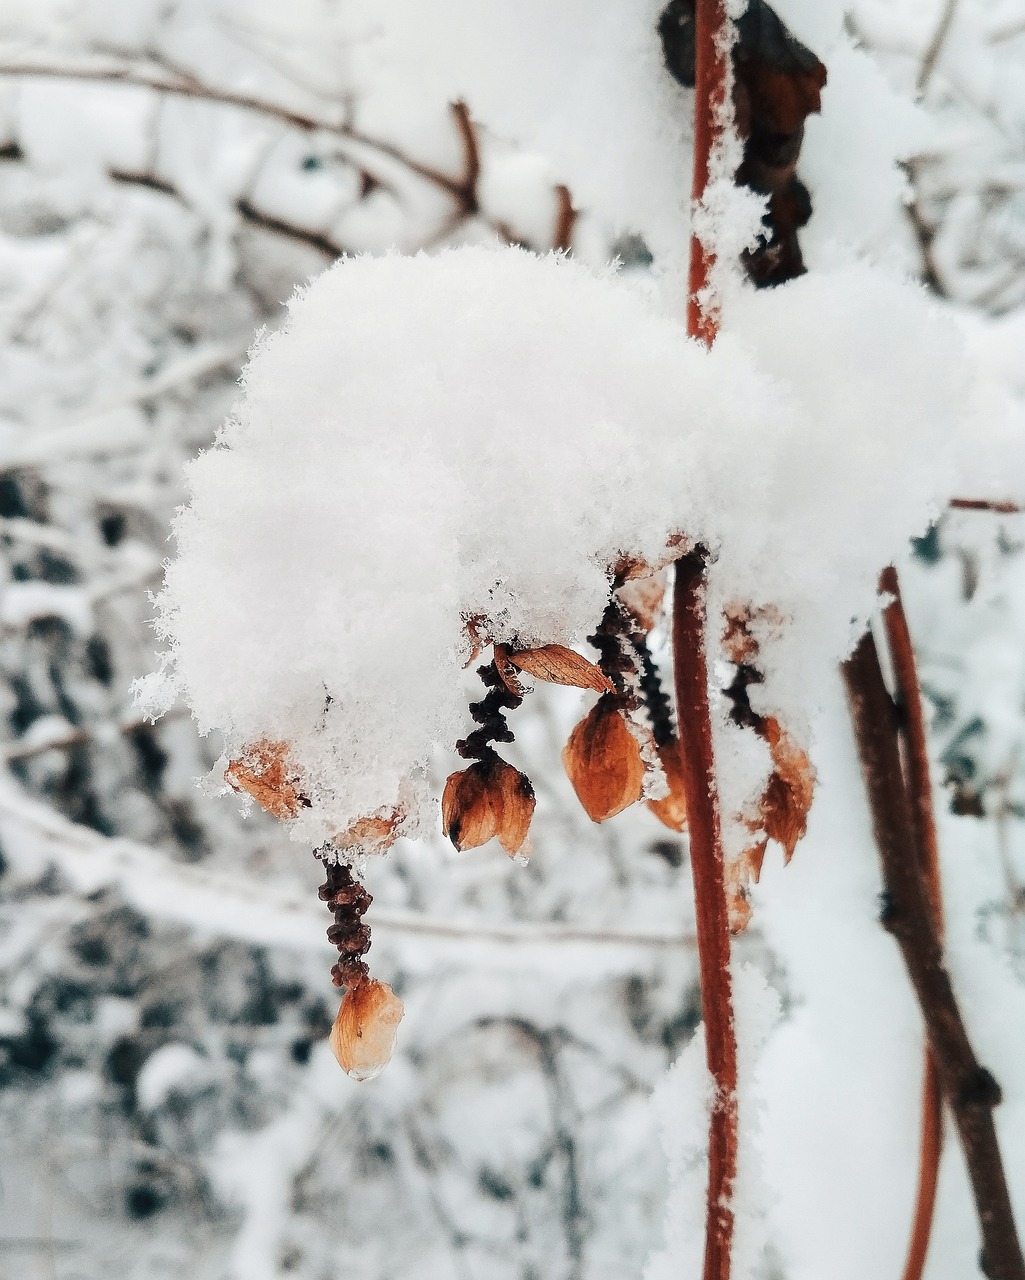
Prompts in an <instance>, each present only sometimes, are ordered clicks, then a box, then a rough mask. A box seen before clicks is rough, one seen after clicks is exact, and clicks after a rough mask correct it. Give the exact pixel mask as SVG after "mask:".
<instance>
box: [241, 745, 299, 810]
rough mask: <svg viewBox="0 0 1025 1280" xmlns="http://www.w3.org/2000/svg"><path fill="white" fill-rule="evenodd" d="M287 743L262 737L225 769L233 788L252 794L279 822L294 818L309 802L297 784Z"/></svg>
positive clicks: (297, 772)
mask: <svg viewBox="0 0 1025 1280" xmlns="http://www.w3.org/2000/svg"><path fill="white" fill-rule="evenodd" d="M289 750H290V748H289V745H288V743H287V742H275V741H272V740H271V739H269V738H262V739H261V740H260V741H259V742H256V743H254V744H253V745H252V746H249V747H246V748H245V749H244V750H243V752H242V754H241V755H240V756H238V758H237V759H235V760H232V761H231V763H230V764H229V765H228V767H227V769H226V770H225V771H224V776H225V779H226V780H227V782H228V783H229V785H230V786H231V787H233V788H234V790H236V791H239V792H242V791H244V792H246V793H247V794H248V795H250V796H252V797H253V799H254V800H255V801H256V803H257V804H258V805H259V806H260V808H261V809H266V811H267V812H268V813H269V814H272V815H273V816H274V817H275V818H280V819H281V821H283V822H284V821H286V820H287V819H289V818H294V817H295V816H296V814H297V813H298V812H299V810H300V809H301V808H304V807H305V806H306V805H307V804H308V803H309V801H308V800H307V799H306V797H305V796H304V795H303V794H302V791H301V789H300V786H299V771H298V769H297V767H296V766H295V764H294V763H293V762H292V761H291V760H290V758H289Z"/></svg>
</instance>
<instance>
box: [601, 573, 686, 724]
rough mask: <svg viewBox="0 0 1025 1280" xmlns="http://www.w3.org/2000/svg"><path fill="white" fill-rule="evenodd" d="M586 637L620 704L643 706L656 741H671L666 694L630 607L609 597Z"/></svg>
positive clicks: (669, 710) (669, 713)
mask: <svg viewBox="0 0 1025 1280" xmlns="http://www.w3.org/2000/svg"><path fill="white" fill-rule="evenodd" d="M587 640H588V643H589V644H592V645H594V647H595V648H596V649H597V650H598V666H599V668H600V669H601V672H602V674H603V675H606V676H608V678H609V679H610V680H611V681H612V684H613V686H614V687H615V690H616V695H617V697H618V699H619V703H620V705H621V706H622V707H624V708H625V709H626V710H628V711H634V710H636V709H637V708H638V707H640V706H643V707H644V709H645V711H646V712H647V714H648V721H649V724H650V726H651V735H652V737H653V738H654V739H655V742H656V744H657V745H658V746H664V745H665V744H666V743H667V742H670V741H672V739H673V737H674V732H673V713H672V708H671V705H670V702H669V698H668V697H667V696H666V692H665V690H664V689H663V688H662V681H661V678H660V677H659V674H658V669H657V668H656V666H655V664H654V662H653V661H652V658H651V653H650V652H649V650H648V640H647V636H646V635H645V633H644V629H643V627H641V625H640V624H639V623H638V622H637V620H636V619H635V618H634V617H633V615H632V614H631V613H630V611H629V610H628V609H624V608H623V606H622V605H621V604H620V603H619V602H618V601H617V600H616V599H615V598H613V599H612V600H610V601H609V603H608V604H607V605H606V607H605V613H604V614H603V615H602V620H601V622H600V623H599V624H598V630H597V631H596V632H595V633H594V635H593V636H588V637H587Z"/></svg>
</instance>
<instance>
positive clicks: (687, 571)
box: [673, 549, 737, 1280]
mask: <svg viewBox="0 0 1025 1280" xmlns="http://www.w3.org/2000/svg"><path fill="white" fill-rule="evenodd" d="M705 574H706V557H705V553H704V551H703V549H698V550H696V551H692V552H689V553H688V554H687V555H685V556H682V557H681V558H680V559H679V560H677V562H676V582H675V585H674V594H673V668H674V678H675V683H676V708H677V719H678V722H679V733H680V756H681V766H682V769H683V776H684V789H685V793H686V797H687V823H688V827H689V830H690V858H691V869H692V874H693V876H694V902H695V909H696V915H697V935H698V963H699V967H700V971H701V1011H702V1016H703V1018H704V1023H705V1053H706V1059H707V1062H708V1070H709V1072H710V1073H711V1075H712V1079H713V1080H714V1081H715V1096H714V1098H713V1101H712V1113H711V1119H710V1125H709V1136H708V1197H707V1209H706V1213H707V1216H706V1221H705V1262H704V1280H728V1277H729V1274H730V1248H731V1244H732V1240H733V1222H734V1215H733V1205H732V1198H733V1185H734V1182H735V1180H736V1175H737V1042H736V1035H735V1028H734V1023H733V980H732V977H731V974H730V925H729V915H728V912H727V907H726V888H725V877H724V867H723V848H722V838H721V833H720V825H719V802H718V789H717V787H716V781H715V761H714V757H713V752H712V719H711V713H710V710H709V704H708V667H707V661H706V655H705V629H706V628H705Z"/></svg>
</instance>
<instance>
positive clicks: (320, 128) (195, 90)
mask: <svg viewBox="0 0 1025 1280" xmlns="http://www.w3.org/2000/svg"><path fill="white" fill-rule="evenodd" d="M0 76H9V77H15V76H23V77H26V78H31V77H38V78H41V79H51V80H54V79H56V80H84V81H90V82H92V83H100V84H113V85H118V84H121V85H131V86H133V87H134V88H140V89H152V90H153V91H154V92H156V93H165V94H170V95H172V96H174V97H183V98H192V99H195V100H198V101H202V102H210V103H214V104H218V105H221V106H227V107H236V108H238V109H239V110H241V111H249V112H252V113H254V114H256V115H262V116H266V117H268V118H270V119H272V120H277V121H278V122H279V123H281V124H283V125H287V126H289V127H290V128H293V129H300V130H302V131H303V132H304V133H315V132H324V133H331V134H334V135H335V136H336V137H339V138H344V139H346V140H347V141H349V142H352V143H354V144H356V145H358V146H361V147H366V148H367V149H368V150H370V151H374V152H376V153H377V154H379V155H382V156H387V157H388V159H390V160H393V161H395V162H396V163H397V164H399V165H401V166H402V167H403V168H405V169H408V170H409V171H410V172H411V173H414V174H416V175H417V177H420V178H423V179H424V180H425V181H427V182H430V183H432V184H433V185H434V186H437V187H441V188H442V190H443V191H446V192H448V194H449V195H450V196H451V197H452V198H453V199H454V200H456V201H457V202H459V201H461V200H462V198H463V196H464V182H463V179H460V178H453V177H451V176H450V175H449V174H447V173H443V172H442V171H441V170H440V169H435V168H433V167H432V166H431V165H427V164H423V163H422V162H421V161H419V160H416V159H414V158H413V157H412V156H410V155H408V154H407V153H406V152H405V151H403V150H402V148H401V147H397V146H395V145H394V144H393V143H390V142H386V141H384V140H383V139H381V138H374V137H372V136H370V135H369V134H365V133H362V132H361V131H360V130H359V129H356V128H354V127H353V126H352V125H351V124H348V123H347V122H344V121H338V120H331V119H329V118H327V117H318V116H314V115H310V114H308V113H307V112H304V111H297V110H294V109H293V108H290V107H285V106H282V105H281V104H280V103H277V102H269V101H267V100H266V99H265V98H257V97H254V96H253V95H252V94H248V93H239V92H236V91H235V90H233V89H223V88H218V87H216V86H214V85H208V84H205V83H204V82H203V81H201V80H197V79H196V78H195V77H194V76H190V75H187V74H184V73H180V72H170V71H168V70H166V69H165V68H164V67H162V66H161V65H160V64H159V63H158V62H153V61H150V62H137V63H116V62H110V61H104V62H96V63H91V64H90V63H73V62H72V63H66V64H61V63H50V64H47V63H42V62H40V63H33V62H29V61H25V62H20V63H19V62H13V63H11V62H8V63H0Z"/></svg>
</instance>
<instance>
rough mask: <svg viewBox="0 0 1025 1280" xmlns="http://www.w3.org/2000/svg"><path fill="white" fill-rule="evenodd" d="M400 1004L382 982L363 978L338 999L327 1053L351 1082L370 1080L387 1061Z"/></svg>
mask: <svg viewBox="0 0 1025 1280" xmlns="http://www.w3.org/2000/svg"><path fill="white" fill-rule="evenodd" d="M403 1012H404V1010H403V1008H402V1001H401V1000H400V999H399V998H398V996H397V995H396V994H395V992H394V991H393V990H392V989H391V987H389V986H388V984H387V983H386V982H378V981H377V980H376V979H374V978H366V979H364V980H363V981H360V982H356V983H354V984H353V985H352V986H351V987H349V989H348V990H347V991H346V993H345V995H344V997H343V998H342V1006H341V1008H340V1009H339V1010H338V1017H337V1018H335V1024H334V1026H333V1027H332V1028H331V1051H332V1052H333V1053H334V1055H335V1057H336V1058H337V1059H338V1063H339V1065H340V1066H341V1068H342V1070H343V1071H344V1072H345V1074H346V1075H348V1076H351V1077H352V1079H353V1080H373V1078H374V1076H377V1075H380V1074H381V1072H382V1071H383V1070H384V1068H385V1067H386V1066H387V1065H388V1063H389V1061H390V1060H391V1056H392V1051H393V1050H394V1048H395V1033H396V1031H397V1029H398V1025H399V1023H400V1022H401V1021H402V1014H403Z"/></svg>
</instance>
